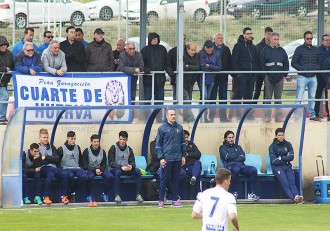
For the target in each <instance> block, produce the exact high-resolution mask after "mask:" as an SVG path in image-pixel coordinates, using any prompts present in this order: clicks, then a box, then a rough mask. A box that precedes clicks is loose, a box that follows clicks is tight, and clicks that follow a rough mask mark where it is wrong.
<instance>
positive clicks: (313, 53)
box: [291, 31, 321, 122]
mask: <svg viewBox="0 0 330 231" xmlns="http://www.w3.org/2000/svg"><path fill="white" fill-rule="evenodd" d="M312 41H313V34H312V32H310V31H306V32H305V33H304V44H303V45H300V46H298V47H297V48H296V50H295V51H294V54H293V57H292V62H291V66H292V67H293V68H295V69H296V70H297V71H317V70H319V69H320V60H319V54H318V49H317V48H316V47H315V46H313V45H312ZM306 87H307V90H308V99H315V93H316V88H317V79H316V74H315V73H298V77H297V92H296V98H297V99H300V100H301V99H302V98H303V96H304V92H305V89H306ZM297 103H301V101H298V102H297ZM314 107H315V101H309V102H308V109H309V120H312V121H320V122H321V119H320V118H318V117H316V115H315V110H314Z"/></svg>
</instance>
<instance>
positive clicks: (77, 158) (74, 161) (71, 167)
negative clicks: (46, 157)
mask: <svg viewBox="0 0 330 231" xmlns="http://www.w3.org/2000/svg"><path fill="white" fill-rule="evenodd" d="M57 150H58V156H59V159H60V166H61V168H62V169H63V171H66V172H67V173H68V177H69V192H70V193H69V195H70V202H74V201H75V194H76V191H77V190H78V188H82V186H84V185H86V182H87V174H86V171H85V170H84V169H82V154H81V149H80V147H79V146H78V145H77V144H76V133H75V132H74V131H68V133H67V135H66V141H65V143H64V144H63V145H62V146H60V147H59V148H58V149H57ZM74 177H77V182H76V181H75V179H74Z"/></svg>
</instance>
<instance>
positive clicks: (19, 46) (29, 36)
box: [12, 27, 39, 60]
mask: <svg viewBox="0 0 330 231" xmlns="http://www.w3.org/2000/svg"><path fill="white" fill-rule="evenodd" d="M33 37H34V29H33V28H32V27H27V28H25V29H24V37H23V38H22V39H21V41H19V42H17V43H16V44H15V45H14V46H13V49H12V52H13V57H14V60H16V57H17V55H18V53H20V52H21V51H22V50H23V45H24V43H25V42H31V43H32V41H33ZM32 45H33V49H34V51H35V52H36V53H39V52H38V46H37V45H35V44H33V43H32Z"/></svg>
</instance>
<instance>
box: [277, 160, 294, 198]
mask: <svg viewBox="0 0 330 231" xmlns="http://www.w3.org/2000/svg"><path fill="white" fill-rule="evenodd" d="M272 169H273V173H274V175H275V176H276V178H277V179H278V181H279V182H280V185H281V186H282V188H283V190H284V193H285V195H286V196H287V197H289V198H290V199H291V200H293V199H294V198H295V196H296V195H299V193H298V189H297V186H296V181H295V176H294V172H293V170H292V167H291V166H289V165H282V166H272Z"/></svg>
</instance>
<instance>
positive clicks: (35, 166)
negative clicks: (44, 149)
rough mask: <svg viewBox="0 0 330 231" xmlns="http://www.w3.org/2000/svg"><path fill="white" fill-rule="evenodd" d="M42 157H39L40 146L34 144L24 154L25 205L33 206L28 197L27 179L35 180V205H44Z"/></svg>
mask: <svg viewBox="0 0 330 231" xmlns="http://www.w3.org/2000/svg"><path fill="white" fill-rule="evenodd" d="M41 161H42V160H41V157H40V155H39V145H38V144H36V143H33V144H31V145H30V149H28V150H26V151H25V152H23V156H22V166H23V174H22V182H23V198H24V199H23V202H24V204H31V201H30V200H29V197H28V196H27V178H28V177H30V178H33V179H34V193H35V195H36V196H35V197H34V200H33V201H34V203H36V204H38V205H42V200H41V198H40V191H41V181H40V170H41Z"/></svg>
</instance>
